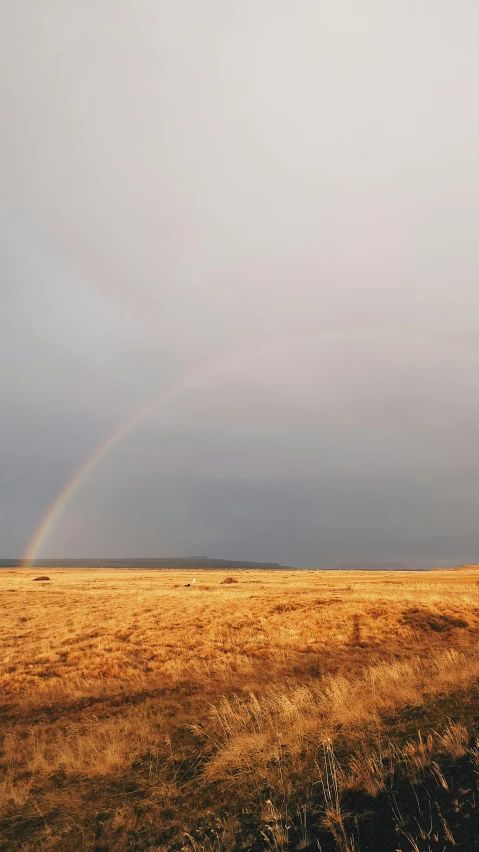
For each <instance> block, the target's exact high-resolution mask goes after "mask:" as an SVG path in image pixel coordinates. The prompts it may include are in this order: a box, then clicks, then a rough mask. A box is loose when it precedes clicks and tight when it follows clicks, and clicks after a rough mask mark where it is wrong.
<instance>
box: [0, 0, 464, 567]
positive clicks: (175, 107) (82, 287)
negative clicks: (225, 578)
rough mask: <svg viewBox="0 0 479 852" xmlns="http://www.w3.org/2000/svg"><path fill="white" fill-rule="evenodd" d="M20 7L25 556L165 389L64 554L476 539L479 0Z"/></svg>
mask: <svg viewBox="0 0 479 852" xmlns="http://www.w3.org/2000/svg"><path fill="white" fill-rule="evenodd" d="M3 23H4V25H3V27H2V34H1V35H0V40H1V44H0V48H1V51H2V57H3V75H2V79H1V83H0V86H1V89H0V94H1V99H2V117H3V133H2V142H1V160H0V174H1V180H2V206H1V209H0V216H1V224H2V227H1V237H0V240H1V256H2V270H3V272H2V279H1V283H0V287H1V303H2V318H3V323H2V337H1V344H0V346H1V347H2V373H1V399H2V417H1V422H0V430H1V447H2V457H1V459H0V511H1V514H0V535H1V551H2V554H3V555H6V556H8V555H10V556H15V555H20V554H21V552H22V551H23V550H24V548H25V547H26V545H27V543H28V540H29V538H30V536H31V534H32V532H33V529H34V527H35V526H36V524H37V523H38V522H39V521H40V520H41V518H42V516H43V515H44V513H45V512H46V510H47V508H48V505H49V504H50V502H51V500H53V499H54V498H55V495H56V494H57V493H58V491H59V490H60V489H61V488H62V486H63V484H64V483H65V481H66V480H67V479H68V478H69V477H70V476H71V475H72V473H73V472H74V471H75V469H76V468H77V467H78V466H79V465H81V464H82V463H83V462H84V461H85V459H87V458H88V456H89V455H90V454H91V452H92V451H94V449H95V448H96V447H97V446H98V445H99V444H100V443H101V442H102V441H103V440H105V438H106V437H107V436H108V435H109V434H111V433H112V432H114V430H115V429H117V428H118V426H119V425H120V424H121V423H122V422H124V421H125V419H126V418H128V417H131V415H132V414H133V413H134V412H135V411H137V410H138V409H140V408H141V406H142V405H144V404H145V403H146V402H147V401H148V400H149V399H150V398H152V397H154V396H155V395H156V396H157V397H158V400H159V404H158V407H157V409H156V410H155V411H154V412H152V413H150V415H149V416H148V417H147V418H145V420H144V421H142V422H141V423H140V424H139V425H138V426H137V427H136V428H135V429H134V430H132V431H131V432H130V433H128V434H126V435H125V437H124V438H123V440H122V441H121V442H119V443H118V444H117V445H116V446H115V447H114V448H113V449H112V450H111V452H110V453H109V454H108V455H106V456H105V457H104V458H103V459H102V460H101V461H99V463H98V464H97V465H96V466H95V468H94V469H93V470H92V472H91V473H90V474H89V476H88V477H87V478H86V479H85V480H84V482H83V483H82V484H81V487H80V488H79V489H78V490H77V492H76V493H75V494H72V495H71V499H70V500H69V503H68V505H66V506H65V509H64V512H63V514H62V515H61V517H60V518H59V519H58V522H57V524H56V526H55V527H54V528H53V529H52V531H51V534H50V536H49V538H48V539H47V540H46V541H45V543H44V548H43V551H42V554H41V555H51V556H59V555H71V556H74V555H77V554H80V555H84V556H94V555H96V554H104V555H108V554H114V555H118V556H119V555H123V554H125V555H134V554H138V555H145V556H146V555H167V554H172V555H176V554H177V555H183V554H188V553H200V552H202V553H207V554H209V555H212V556H219V555H221V556H225V557H228V556H231V557H235V558H240V559H241V558H245V559H268V560H278V561H282V562H289V563H292V564H305V565H306V564H307V565H313V564H326V563H331V562H336V561H351V560H354V561H364V560H366V559H386V558H392V559H394V558H396V557H402V556H410V557H411V558H413V557H423V556H428V555H430V556H439V555H441V554H442V555H444V556H449V555H455V554H458V555H459V556H460V555H461V554H467V558H469V556H470V554H473V553H474V550H475V548H477V547H478V546H479V534H477V533H476V527H477V523H476V518H477V511H478V508H479V463H478V459H477V451H476V444H477V434H478V425H479V400H478V396H477V389H476V385H477V378H476V377H477V372H478V370H477V368H478V361H479V348H478V346H477V332H478V328H477V326H478V316H479V313H478V309H479V290H478V287H477V280H478V272H479V243H478V241H477V232H478V225H479V203H478V198H479V172H478V170H477V162H476V160H477V150H478V148H479V118H478V114H477V110H476V109H475V102H476V92H477V86H478V83H479V54H478V52H477V46H476V33H477V28H478V25H479V10H478V9H476V8H475V7H474V6H473V5H471V4H469V3H465V2H462V0H461V2H459V3H457V4H456V5H455V6H454V8H452V7H451V5H450V4H448V3H446V2H434V3H433V2H425V3H422V4H420V5H418V4H412V3H396V2H393V3H389V4H384V3H382V2H379V0H368V2H366V3H362V4H356V3H353V2H351V0H341V2H339V3H336V4H326V3H324V4H321V3H316V2H298V3H296V4H294V6H293V5H292V4H290V3H287V2H278V0H276V2H274V3H273V2H269V0H264V2H249V0H247V2H244V3H241V4H238V3H233V2H225V3H222V4H220V5H219V6H218V4H212V3H208V2H207V3H201V4H200V3H195V2H185V3H181V4H178V3H173V2H149V0H148V2H147V0H140V2H138V3H135V4H133V3H130V2H122V0H121V2H115V3H113V2H110V0H103V2H100V3H97V4H95V6H94V8H92V7H91V6H88V4H80V3H78V2H76V0H75V2H74V0H70V2H68V0H67V2H65V0H63V2H59V0H50V2H48V3H46V4H32V3H30V2H28V0H19V2H17V3H15V4H14V5H11V7H10V8H9V9H8V11H6V12H5V14H4V22H3ZM185 378H186V379H187V381H186V384H185V388H184V390H182V391H181V392H179V393H176V394H173V396H171V395H170V396H168V394H170V389H171V388H173V389H174V388H177V387H179V386H181V385H182V383H183V384H184V383H185ZM163 394H164V395H165V396H164V400H169V401H168V402H166V401H164V402H163V403H162V402H161V399H162V398H163Z"/></svg>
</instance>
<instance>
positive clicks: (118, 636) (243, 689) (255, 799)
mask: <svg viewBox="0 0 479 852" xmlns="http://www.w3.org/2000/svg"><path fill="white" fill-rule="evenodd" d="M42 574H46V575H48V577H49V578H50V579H49V580H48V581H35V579H34V578H35V577H38V576H40V575H42ZM193 576H194V577H195V578H196V583H195V584H194V585H191V586H190V587H189V588H188V587H185V584H186V583H188V582H190V581H191V579H192V577H193ZM228 577H230V578H231V577H232V578H233V580H234V581H235V582H226V583H225V582H224V581H225V580H227V578H228ZM0 595H1V604H2V618H1V623H0V637H1V645H2V669H1V674H0V714H1V715H0V718H1V726H0V747H1V752H0V771H1V776H0V849H2V850H16V849H19V850H24V852H27V850H33V849H41V850H84V849H85V850H90V849H91V850H97V852H106V850H157V852H160V850H162V852H166V850H188V852H213V850H215V852H221V850H224V852H236V850H238V852H239V850H263V849H275V850H289V849H291V850H293V849H303V850H308V849H311V850H312V849H316V850H318V849H319V850H321V852H332V850H339V852H368V850H375V852H388V850H389V849H391V850H392V852H396V850H401V852H407V850H412V852H423V850H424V852H429V850H435V849H438V850H441V852H443V850H448V849H451V850H452V849H455V850H460V849H464V850H472V849H476V848H477V849H479V822H478V818H477V815H476V810H475V808H476V803H479V791H478V788H477V781H476V778H477V777H478V772H479V750H478V748H477V743H476V741H475V737H476V735H477V733H478V729H477V724H478V721H479V705H478V703H477V701H478V695H479V691H478V682H479V648H478V644H477V640H478V636H479V567H478V566H470V567H469V568H461V569H458V570H438V571H434V572H428V573H419V572H418V573H402V572H401V573H387V572H377V573H376V572H374V573H366V572H319V571H318V572H312V571H301V572H290V571H278V572H266V571H244V570H242V571H236V572H233V573H231V572H230V573H229V574H226V573H225V572H223V571H197V572H195V573H193V574H191V573H190V572H188V573H187V572H185V571H179V570H175V571H167V570H162V571H127V570H125V571H120V570H115V571H102V570H95V569H85V570H76V569H65V570H61V569H51V570H44V569H41V571H39V570H38V569H37V570H27V569H15V570H13V569H12V570H8V569H6V570H2V572H1V573H0ZM411 791H413V792H414V798H412V792H411ZM426 801H427V802H429V805H427V806H426V805H425V804H424V802H426ZM416 802H417V804H416ZM428 808H429V811H428ZM478 809H479V804H478ZM378 832H379V833H378ZM476 836H477V837H478V845H477V846H476V845H474V844H475V839H474V838H475V837H476Z"/></svg>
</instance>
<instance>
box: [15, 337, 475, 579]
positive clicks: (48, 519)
mask: <svg viewBox="0 0 479 852" xmlns="http://www.w3.org/2000/svg"><path fill="white" fill-rule="evenodd" d="M338 340H339V341H341V340H347V341H351V340H355V341H358V340H363V341H367V342H371V341H375V342H376V343H378V342H380V343H382V344H384V345H386V346H401V347H404V346H419V347H421V348H431V347H439V348H452V349H455V350H456V351H461V350H462V351H464V352H466V353H467V354H468V355H471V350H472V352H473V354H475V355H476V356H477V355H478V354H479V350H478V349H477V348H475V347H473V345H472V344H471V345H468V344H467V342H464V341H457V340H453V341H451V339H450V338H446V337H440V338H438V339H435V338H431V337H429V338H425V337H424V336H419V335H414V334H411V333H409V334H408V335H407V337H401V338H397V337H394V336H392V335H390V334H388V335H378V333H377V330H373V331H371V330H364V329H363V331H362V333H358V332H357V331H354V332H346V333H341V334H338V333H329V334H324V335H322V336H321V338H318V337H310V338H308V337H305V336H301V337H289V338H287V339H286V340H283V341H280V342H275V343H269V344H265V345H264V346H262V347H259V348H257V349H254V350H252V349H248V350H242V351H240V352H239V353H238V352H236V353H235V354H233V355H232V356H231V357H229V358H226V359H223V360H221V361H219V362H215V363H213V364H212V365H211V364H210V365H209V366H207V367H205V368H204V369H202V370H200V371H195V372H193V373H189V374H187V375H186V376H185V377H184V378H183V379H182V380H181V381H180V382H178V383H177V384H175V385H173V386H172V387H170V388H168V389H166V390H163V391H161V392H160V393H159V394H156V395H155V396H154V397H152V398H151V399H150V400H149V401H148V402H147V403H146V404H145V405H143V406H142V407H141V408H140V409H139V410H138V411H136V412H135V413H134V414H133V415H132V416H130V417H129V418H127V419H126V420H125V421H124V422H123V423H122V424H121V425H120V426H119V427H118V429H116V430H115V431H114V432H113V433H110V434H109V435H108V437H107V438H106V439H105V440H104V441H103V442H102V443H101V444H100V445H99V446H98V447H97V448H96V449H95V450H94V451H93V453H92V454H91V455H90V456H89V457H88V458H87V459H86V461H85V462H83V464H81V465H80V466H79V467H78V468H77V469H76V470H75V472H74V473H73V475H72V476H71V477H70V478H69V479H68V480H67V481H66V483H65V484H64V486H63V487H62V489H61V490H60V492H59V493H58V495H57V496H56V498H55V500H54V501H53V502H52V503H51V505H50V506H49V508H48V510H47V512H46V513H45V515H44V516H43V518H42V520H41V522H40V523H39V525H38V526H37V528H36V529H35V531H34V533H33V536H32V538H31V540H30V542H29V544H28V547H27V549H26V551H25V553H24V555H23V559H22V566H23V567H25V568H29V567H32V566H33V565H34V563H35V560H36V559H37V558H38V554H39V552H40V551H41V549H42V547H43V546H44V544H45V542H46V541H47V539H48V537H49V536H50V534H51V532H52V530H53V528H54V526H55V524H56V523H57V522H58V520H59V519H60V517H61V515H62V514H63V512H64V511H65V509H66V507H67V506H68V504H69V502H70V501H71V499H72V497H73V496H74V494H75V493H76V492H77V491H78V489H79V487H80V486H81V484H82V483H83V482H84V481H85V479H86V478H87V477H88V475H89V474H90V473H91V471H92V470H93V469H94V468H95V467H96V465H97V464H98V463H99V462H100V461H101V459H103V458H104V457H105V456H106V455H107V454H108V453H109V452H110V450H112V449H113V447H115V446H116V444H118V443H119V442H120V441H121V440H122V439H123V438H124V437H125V436H126V435H128V434H129V433H130V432H131V431H133V430H134V429H135V427H136V426H138V425H139V424H140V423H141V422H142V421H143V420H145V419H146V418H147V417H148V416H149V415H151V414H152V413H153V412H154V411H155V410H156V409H157V408H158V407H159V406H160V405H166V404H169V403H171V402H173V401H174V400H175V399H177V398H178V397H180V396H181V395H182V394H184V393H186V392H188V391H191V390H193V389H194V388H197V387H198V386H201V385H202V384H203V383H207V382H208V381H210V380H211V379H213V378H214V377H216V376H219V375H221V374H222V373H227V372H228V371H229V370H231V369H232V368H234V367H235V366H240V365H242V364H244V363H245V362H246V361H248V360H251V359H253V358H254V359H257V358H260V357H261V355H264V354H266V353H271V352H274V351H276V350H281V349H288V348H291V347H296V346H298V345H300V346H302V347H307V346H310V345H314V346H318V345H321V344H325V343H326V344H327V343H331V342H333V341H338Z"/></svg>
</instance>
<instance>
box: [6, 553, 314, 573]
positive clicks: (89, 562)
mask: <svg viewBox="0 0 479 852" xmlns="http://www.w3.org/2000/svg"><path fill="white" fill-rule="evenodd" d="M23 564H24V560H23V559H0V568H21V567H22V565H23ZM32 567H34V568H150V569H154V570H160V569H161V568H209V569H215V568H217V569H226V570H230V569H235V568H236V569H243V570H245V569H249V570H251V569H256V570H258V569H261V570H262V571H277V570H282V571H284V570H286V571H296V570H298V569H296V568H293V567H291V566H290V565H280V564H279V562H238V561H234V560H231V559H209V558H208V557H207V556H187V557H184V558H182V557H166V558H160V559H35V561H34V563H33V565H32Z"/></svg>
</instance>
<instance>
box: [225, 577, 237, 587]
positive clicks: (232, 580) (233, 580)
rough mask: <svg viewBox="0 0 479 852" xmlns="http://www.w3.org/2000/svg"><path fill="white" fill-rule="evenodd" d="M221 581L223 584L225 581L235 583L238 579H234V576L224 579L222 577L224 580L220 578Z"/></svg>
mask: <svg viewBox="0 0 479 852" xmlns="http://www.w3.org/2000/svg"><path fill="white" fill-rule="evenodd" d="M221 582H222V583H223V584H225V583H226V584H227V585H229V584H230V583H237V582H238V580H237V579H236V577H225V579H224V580H222V581H221Z"/></svg>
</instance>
